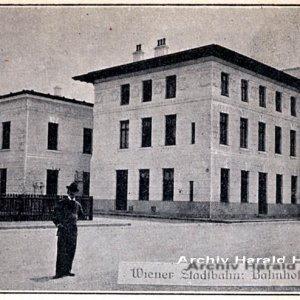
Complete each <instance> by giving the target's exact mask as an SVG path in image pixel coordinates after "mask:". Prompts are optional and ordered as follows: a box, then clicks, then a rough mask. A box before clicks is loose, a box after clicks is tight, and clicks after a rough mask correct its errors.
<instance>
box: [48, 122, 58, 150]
mask: <svg viewBox="0 0 300 300" xmlns="http://www.w3.org/2000/svg"><path fill="white" fill-rule="evenodd" d="M57 143H58V124H56V123H51V122H49V123H48V150H57Z"/></svg>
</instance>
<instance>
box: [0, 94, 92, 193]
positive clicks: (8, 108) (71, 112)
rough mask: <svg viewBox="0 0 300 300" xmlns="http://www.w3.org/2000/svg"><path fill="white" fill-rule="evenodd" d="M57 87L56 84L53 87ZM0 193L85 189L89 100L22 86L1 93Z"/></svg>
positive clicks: (89, 149)
mask: <svg viewBox="0 0 300 300" xmlns="http://www.w3.org/2000/svg"><path fill="white" fill-rule="evenodd" d="M56 93H58V88H56ZM0 126H1V127H0V130H1V132H0V147H1V149H0V179H1V180H0V191H1V193H7V194H10V193H27V194H65V193H66V186H67V185H69V184H70V182H71V181H73V180H74V178H75V179H77V180H78V181H80V182H81V193H83V194H89V172H90V159H91V154H92V128H93V104H91V103H86V102H82V101H77V100H75V99H68V98H65V97H61V96H59V95H50V94H43V93H39V92H35V91H28V90H23V91H20V92H16V93H10V94H7V95H2V96H0Z"/></svg>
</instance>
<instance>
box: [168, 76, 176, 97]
mask: <svg viewBox="0 0 300 300" xmlns="http://www.w3.org/2000/svg"><path fill="white" fill-rule="evenodd" d="M175 97H176V75H172V76H167V77H166V98H175Z"/></svg>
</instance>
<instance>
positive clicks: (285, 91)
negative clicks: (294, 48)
mask: <svg viewBox="0 0 300 300" xmlns="http://www.w3.org/2000/svg"><path fill="white" fill-rule="evenodd" d="M166 50H167V46H166V43H165V39H161V40H158V45H157V47H156V48H155V56H154V58H150V59H146V60H139V56H140V57H142V54H143V53H142V50H141V46H140V45H138V46H137V50H136V52H135V53H134V62H132V63H129V64H125V65H120V66H115V67H112V68H107V69H103V70H99V71H95V72H90V73H87V74H84V75H80V76H76V77H74V79H75V80H80V81H85V82H88V83H92V84H94V87H95V103H94V140H95V142H94V155H93V157H92V162H91V193H92V195H93V196H94V208H95V209H96V210H97V209H98V210H102V211H109V210H130V211H134V212H137V213H147V214H149V213H156V214H162V215H168V216H170V215H177V216H193V217H202V218H212V219H214V218H231V217H236V218H252V217H255V216H257V215H266V216H277V217H287V216H299V213H300V206H299V204H298V203H299V189H298V186H299V175H300V174H299V172H300V165H299V148H298V144H297V143H296V141H299V131H300V130H299V117H298V116H299V105H297V104H299V103H297V102H298V101H299V98H300V94H299V92H300V80H299V79H297V78H295V77H292V76H290V75H288V74H286V73H284V72H282V71H279V70H277V69H274V68H272V67H270V66H267V65H265V64H263V63H260V62H258V61H256V60H254V59H251V58H249V57H246V56H244V55H241V54H239V53H237V52H234V51H232V50H229V49H227V48H224V47H221V46H219V45H208V46H204V47H200V48H195V49H190V50H187V51H182V52H177V53H172V54H166V53H167V51H166Z"/></svg>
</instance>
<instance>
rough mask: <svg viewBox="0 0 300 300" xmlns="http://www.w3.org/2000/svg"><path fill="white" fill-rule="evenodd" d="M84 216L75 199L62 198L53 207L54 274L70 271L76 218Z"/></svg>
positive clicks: (64, 273)
mask: <svg viewBox="0 0 300 300" xmlns="http://www.w3.org/2000/svg"><path fill="white" fill-rule="evenodd" d="M78 218H80V219H82V218H84V213H83V210H82V207H81V204H80V203H79V202H77V201H76V200H69V199H63V200H61V201H59V202H58V204H57V206H56V207H55V209H54V216H53V222H54V224H55V225H56V227H57V228H58V230H57V236H58V239H57V259H56V275H57V276H64V275H67V274H68V273H70V272H71V269H72V263H73V259H74V255H75V251H76V243H77V219H78Z"/></svg>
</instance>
